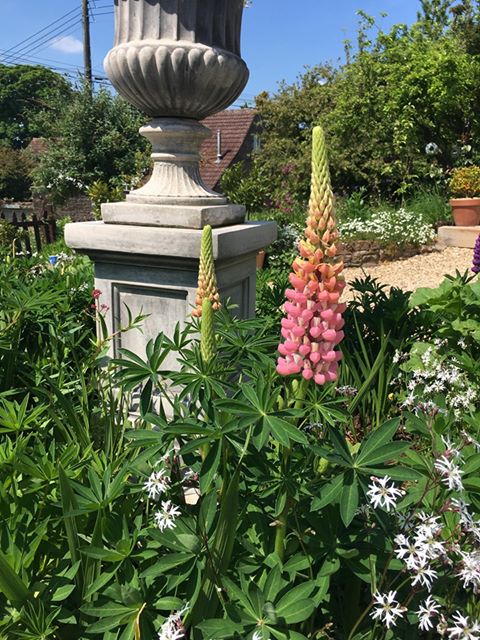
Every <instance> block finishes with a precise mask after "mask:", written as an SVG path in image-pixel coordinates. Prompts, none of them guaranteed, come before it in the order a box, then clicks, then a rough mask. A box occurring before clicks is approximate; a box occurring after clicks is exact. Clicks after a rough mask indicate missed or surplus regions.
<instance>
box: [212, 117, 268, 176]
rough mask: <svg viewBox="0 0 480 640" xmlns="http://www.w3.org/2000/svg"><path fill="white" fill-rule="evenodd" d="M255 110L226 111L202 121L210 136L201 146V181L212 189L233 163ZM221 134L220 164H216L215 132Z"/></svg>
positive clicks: (253, 118) (252, 119) (250, 125)
mask: <svg viewBox="0 0 480 640" xmlns="http://www.w3.org/2000/svg"><path fill="white" fill-rule="evenodd" d="M256 115H257V112H256V110H255V109H228V110H226V111H220V113H216V114H214V115H213V116H209V117H208V118H205V120H202V124H204V125H205V126H207V127H208V128H209V129H210V130H211V132H212V136H211V138H209V139H208V140H205V142H204V143H203V144H202V148H201V154H202V160H201V163H200V174H201V176H202V180H203V181H204V183H205V184H206V185H207V187H210V188H211V189H213V188H214V187H215V185H216V184H217V182H218V181H219V180H220V176H221V175H222V173H223V172H224V171H225V169H226V168H227V167H229V166H230V164H232V162H234V160H235V158H236V156H237V155H238V152H239V151H240V149H241V147H242V145H243V143H244V142H245V139H246V137H247V135H248V133H249V131H250V128H251V127H252V124H253V122H254V120H255V116H256ZM218 130H220V132H221V140H222V142H221V152H222V158H221V162H219V163H217V162H216V159H217V131H218Z"/></svg>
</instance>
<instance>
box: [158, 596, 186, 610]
mask: <svg viewBox="0 0 480 640" xmlns="http://www.w3.org/2000/svg"><path fill="white" fill-rule="evenodd" d="M154 607H155V609H160V611H179V610H180V609H181V608H182V607H183V601H182V600H180V598H173V597H170V598H168V597H167V598H160V600H157V601H156V602H155V605H154Z"/></svg>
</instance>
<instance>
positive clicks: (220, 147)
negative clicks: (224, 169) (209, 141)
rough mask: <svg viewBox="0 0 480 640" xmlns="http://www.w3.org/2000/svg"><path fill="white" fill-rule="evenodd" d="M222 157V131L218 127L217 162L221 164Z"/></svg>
mask: <svg viewBox="0 0 480 640" xmlns="http://www.w3.org/2000/svg"><path fill="white" fill-rule="evenodd" d="M222 158H223V156H222V132H221V131H220V129H217V159H216V160H215V163H216V164H220V163H221V161H222Z"/></svg>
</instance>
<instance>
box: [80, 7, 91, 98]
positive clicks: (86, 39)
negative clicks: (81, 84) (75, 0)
mask: <svg viewBox="0 0 480 640" xmlns="http://www.w3.org/2000/svg"><path fill="white" fill-rule="evenodd" d="M82 22H83V67H84V74H85V83H86V85H87V86H88V87H90V88H91V86H92V50H91V47H90V12H89V7H88V0H82Z"/></svg>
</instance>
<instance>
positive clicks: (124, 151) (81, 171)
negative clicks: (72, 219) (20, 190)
mask: <svg viewBox="0 0 480 640" xmlns="http://www.w3.org/2000/svg"><path fill="white" fill-rule="evenodd" d="M144 118H145V116H143V115H142V114H141V113H140V112H139V111H137V110H136V109H135V108H134V107H131V106H130V105H129V104H128V103H127V102H126V101H125V100H124V99H123V98H121V97H119V96H113V95H112V94H111V93H110V92H109V91H106V90H105V89H101V90H100V91H98V92H94V93H93V94H91V93H90V88H89V87H84V88H83V90H81V91H79V92H77V93H75V94H74V95H73V98H72V99H71V101H70V103H69V104H67V106H66V108H65V110H64V112H63V113H62V114H61V117H60V118H59V121H58V122H57V123H56V126H55V139H54V140H51V141H50V144H49V145H48V149H47V151H46V153H45V154H43V155H42V156H41V158H40V160H39V164H38V166H37V167H36V169H35V170H34V189H35V191H36V192H37V193H42V194H45V195H49V196H50V197H51V198H52V199H53V200H54V201H62V200H64V199H65V198H66V197H67V196H68V195H70V194H71V193H75V192H78V191H79V190H80V191H83V190H85V189H86V188H87V187H88V186H89V185H91V184H92V183H93V182H95V181H98V180H100V181H102V182H105V183H111V184H112V186H113V185H114V184H115V185H116V186H118V185H119V184H120V183H121V181H122V180H127V179H128V178H129V177H131V176H135V175H137V174H138V172H139V168H140V169H141V166H142V163H143V164H145V153H144V151H145V149H146V146H147V144H146V141H145V140H144V139H143V138H142V137H141V136H140V135H139V133H138V129H139V127H140V126H141V125H142V124H143V123H144Z"/></svg>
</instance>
